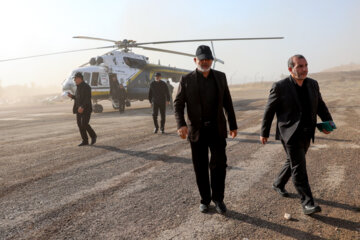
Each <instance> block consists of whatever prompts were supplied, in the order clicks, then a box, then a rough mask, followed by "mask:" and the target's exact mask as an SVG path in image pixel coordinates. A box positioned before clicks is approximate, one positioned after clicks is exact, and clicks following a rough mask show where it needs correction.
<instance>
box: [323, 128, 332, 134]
mask: <svg viewBox="0 0 360 240" xmlns="http://www.w3.org/2000/svg"><path fill="white" fill-rule="evenodd" d="M322 132H323V133H325V134H329V133H331V132H328V131H326V130H325V129H323V130H322Z"/></svg>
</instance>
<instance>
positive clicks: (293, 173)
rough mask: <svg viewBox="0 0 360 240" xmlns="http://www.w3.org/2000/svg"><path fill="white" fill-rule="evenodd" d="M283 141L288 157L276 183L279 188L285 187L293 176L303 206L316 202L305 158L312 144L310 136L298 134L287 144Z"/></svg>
mask: <svg viewBox="0 0 360 240" xmlns="http://www.w3.org/2000/svg"><path fill="white" fill-rule="evenodd" d="M281 142H282V144H283V147H284V149H285V152H286V155H287V158H286V162H285V164H284V166H283V167H282V169H281V171H280V173H279V175H278V177H277V179H276V180H275V182H274V185H275V186H276V187H279V188H284V187H285V185H286V183H287V182H288V180H289V179H290V177H292V180H293V183H294V186H295V189H296V191H297V192H298V193H299V194H300V196H301V204H302V205H303V206H305V205H307V204H314V199H313V196H312V193H311V189H310V185H309V180H308V175H307V171H306V158H305V155H306V153H307V151H308V149H309V146H310V137H309V136H306V135H297V136H295V137H294V138H293V139H291V140H290V141H289V142H288V143H286V144H285V142H284V141H282V140H281Z"/></svg>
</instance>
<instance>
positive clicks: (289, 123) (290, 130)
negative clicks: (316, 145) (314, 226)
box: [260, 55, 332, 215]
mask: <svg viewBox="0 0 360 240" xmlns="http://www.w3.org/2000/svg"><path fill="white" fill-rule="evenodd" d="M288 70H289V72H290V74H291V75H290V76H289V77H287V78H285V79H283V80H281V81H278V82H276V83H274V84H273V86H272V88H271V90H270V95H269V99H268V103H267V105H266V108H265V114H264V118H263V122H262V128H261V136H260V141H261V142H262V144H266V142H267V141H268V138H269V132H270V127H271V123H272V121H273V118H274V115H275V114H276V117H277V124H276V139H277V140H281V143H282V144H283V146H284V149H285V152H286V155H287V160H286V162H285V164H284V166H283V167H282V169H281V171H280V173H279V175H278V177H277V179H276V180H275V182H274V183H273V186H272V187H273V189H274V190H275V191H277V192H278V193H279V194H280V195H281V196H284V197H287V196H288V195H289V194H288V192H287V191H286V190H285V185H286V183H287V182H288V180H289V178H290V177H291V176H292V179H293V183H294V186H295V188H296V190H297V192H298V193H299V194H300V196H301V203H302V207H303V211H304V214H307V215H309V214H313V213H316V212H320V211H321V208H320V206H318V205H315V203H314V199H313V196H312V193H311V189H310V185H309V181H308V176H307V171H306V160H305V155H306V152H307V150H308V148H309V146H310V140H311V139H312V140H313V141H314V135H315V128H316V117H317V115H319V116H320V118H321V120H322V121H332V117H331V114H330V113H329V110H328V108H327V106H326V104H325V102H324V101H323V99H322V97H321V94H320V90H319V85H318V82H317V81H315V80H314V79H311V78H308V77H307V74H308V64H307V61H306V59H305V57H304V56H302V55H294V56H292V57H290V59H289V61H288ZM323 132H324V133H325V134H329V132H327V131H326V130H323Z"/></svg>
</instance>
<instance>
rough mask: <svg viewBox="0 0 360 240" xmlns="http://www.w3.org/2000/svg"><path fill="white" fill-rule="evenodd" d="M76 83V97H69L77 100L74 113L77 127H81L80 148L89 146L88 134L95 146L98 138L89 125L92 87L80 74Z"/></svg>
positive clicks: (76, 77)
mask: <svg viewBox="0 0 360 240" xmlns="http://www.w3.org/2000/svg"><path fill="white" fill-rule="evenodd" d="M74 81H75V83H76V93H75V96H74V95H72V94H71V93H68V96H69V97H70V98H72V99H74V100H75V101H74V107H73V113H74V114H76V120H77V125H78V127H79V130H80V135H81V138H82V142H81V143H80V144H79V147H80V146H85V145H89V140H88V136H87V133H86V132H88V133H89V135H90V137H91V145H93V144H95V142H96V137H97V136H96V133H95V132H94V130H93V129H92V128H91V126H90V124H89V121H90V116H91V112H92V105H91V87H90V86H89V85H88V84H87V83H86V82H84V78H83V75H82V74H81V73H80V72H77V73H76V74H75V76H74Z"/></svg>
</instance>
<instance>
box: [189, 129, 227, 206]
mask: <svg viewBox="0 0 360 240" xmlns="http://www.w3.org/2000/svg"><path fill="white" fill-rule="evenodd" d="M190 145H191V153H192V161H193V165H194V170H195V176H196V183H197V186H198V188H199V192H200V197H201V203H203V204H206V205H208V204H210V202H211V200H213V201H219V202H221V201H223V200H224V191H225V177H226V167H227V164H226V161H227V158H226V153H225V148H226V140H225V138H224V137H219V135H218V133H217V129H214V128H202V129H201V130H200V137H199V140H198V141H197V142H190ZM209 149H210V153H211V157H210V162H209ZM209 169H210V178H209Z"/></svg>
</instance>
